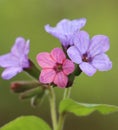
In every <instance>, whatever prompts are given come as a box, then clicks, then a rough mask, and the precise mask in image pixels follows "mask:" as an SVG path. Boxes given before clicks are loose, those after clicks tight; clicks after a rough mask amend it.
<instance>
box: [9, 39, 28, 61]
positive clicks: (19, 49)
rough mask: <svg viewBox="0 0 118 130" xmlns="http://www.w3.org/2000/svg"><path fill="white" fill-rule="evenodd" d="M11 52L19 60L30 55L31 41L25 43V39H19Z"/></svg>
mask: <svg viewBox="0 0 118 130" xmlns="http://www.w3.org/2000/svg"><path fill="white" fill-rule="evenodd" d="M11 52H12V54H14V55H15V56H17V57H19V58H20V57H22V55H27V54H28V53H29V40H28V41H25V39H24V38H22V37H18V38H17V39H16V41H15V44H14V46H13V47H12V49H11Z"/></svg>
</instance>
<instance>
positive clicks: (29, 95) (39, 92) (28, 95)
mask: <svg viewBox="0 0 118 130" xmlns="http://www.w3.org/2000/svg"><path fill="white" fill-rule="evenodd" d="M42 93H44V89H43V88H41V87H37V88H33V89H30V90H28V91H25V92H23V93H21V94H20V99H29V98H32V97H33V96H35V95H42Z"/></svg>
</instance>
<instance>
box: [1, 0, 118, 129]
mask: <svg viewBox="0 0 118 130" xmlns="http://www.w3.org/2000/svg"><path fill="white" fill-rule="evenodd" d="M81 17H85V18H87V24H86V26H85V27H84V29H85V30H86V31H88V32H89V34H90V36H91V37H92V36H93V35H96V34H105V35H107V36H109V38H110V43H111V48H110V51H108V53H107V54H108V55H109V57H110V59H111V60H112V61H113V69H112V70H111V71H109V72H97V73H96V74H95V75H94V76H93V77H87V76H86V75H84V74H81V76H80V77H78V78H77V79H76V81H75V83H74V86H73V89H72V94H71V97H72V98H73V99H75V100H77V101H80V102H86V103H105V104H113V105H118V1H117V0H0V55H2V54H4V53H7V52H9V50H10V48H11V46H12V45H13V44H14V41H15V38H16V37H18V36H23V37H25V38H26V39H30V41H31V44H30V45H31V46H30V48H31V51H30V54H29V57H30V58H31V59H32V60H33V61H34V63H36V60H35V57H36V55H37V53H39V52H41V51H50V50H51V49H52V48H54V47H60V43H59V41H58V40H57V39H56V38H54V37H52V36H51V35H49V34H48V33H46V32H45V30H44V25H45V24H47V23H49V24H51V25H52V26H55V25H56V23H57V22H58V21H60V20H61V19H63V18H68V19H76V18H81ZM36 65H37V63H36ZM37 66H38V65H37ZM2 70H3V69H0V72H2ZM22 79H26V80H30V78H29V77H28V76H27V75H26V74H25V73H21V74H19V75H17V76H16V77H15V78H13V79H12V80H10V81H5V80H3V79H1V78H0V126H2V125H4V124H5V123H7V122H9V121H10V120H13V119H15V118H16V117H18V116H21V115H37V116H40V117H42V118H43V119H44V120H46V121H47V122H48V123H49V124H50V125H51V119H50V112H49V103H48V98H46V99H45V101H44V103H43V104H42V106H40V107H39V108H35V109H34V108H31V107H30V102H29V100H25V101H21V100H19V99H18V95H16V94H13V93H12V92H11V91H10V89H9V86H10V82H11V81H15V80H22ZM55 91H56V96H57V102H58V103H59V101H60V100H61V98H62V95H63V89H59V88H56V89H55ZM72 129H75V130H111V129H112V130H118V113H113V114H111V115H107V116H103V115H101V114H99V113H97V112H95V113H93V114H92V115H90V116H88V117H75V116H74V115H73V114H68V116H67V120H66V122H65V127H64V130H72Z"/></svg>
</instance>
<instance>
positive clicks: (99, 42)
mask: <svg viewBox="0 0 118 130" xmlns="http://www.w3.org/2000/svg"><path fill="white" fill-rule="evenodd" d="M109 47H110V45H109V38H108V37H107V36H104V35H96V36H94V37H93V38H92V39H91V40H90V39H89V34H88V33H87V32H85V31H80V32H79V33H78V34H76V35H75V38H74V46H72V47H70V48H69V49H68V50H67V54H68V56H69V57H70V59H71V60H72V61H73V62H75V63H76V64H79V67H80V69H81V70H82V71H83V72H84V73H85V74H87V75H88V76H92V75H93V74H94V73H95V72H96V70H99V71H108V70H110V69H111V68H112V62H111V61H110V59H109V57H108V56H107V55H106V54H105V52H106V51H108V50H109Z"/></svg>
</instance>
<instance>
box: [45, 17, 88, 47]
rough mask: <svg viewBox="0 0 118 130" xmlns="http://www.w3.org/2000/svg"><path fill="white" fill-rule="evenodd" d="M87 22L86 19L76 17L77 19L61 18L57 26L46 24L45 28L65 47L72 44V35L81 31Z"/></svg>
mask: <svg viewBox="0 0 118 130" xmlns="http://www.w3.org/2000/svg"><path fill="white" fill-rule="evenodd" d="M85 24H86V19H85V18H81V19H76V20H68V19H63V20H61V21H60V22H59V23H58V24H57V25H56V27H51V26H50V25H46V26H45V30H46V31H47V32H48V33H50V34H51V35H53V36H55V37H56V38H58V39H59V40H60V41H61V43H62V45H63V46H64V47H66V48H67V47H68V45H72V41H71V39H72V36H73V35H74V33H75V32H77V31H79V30H80V29H81V28H82V27H83V26H84V25H85Z"/></svg>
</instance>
